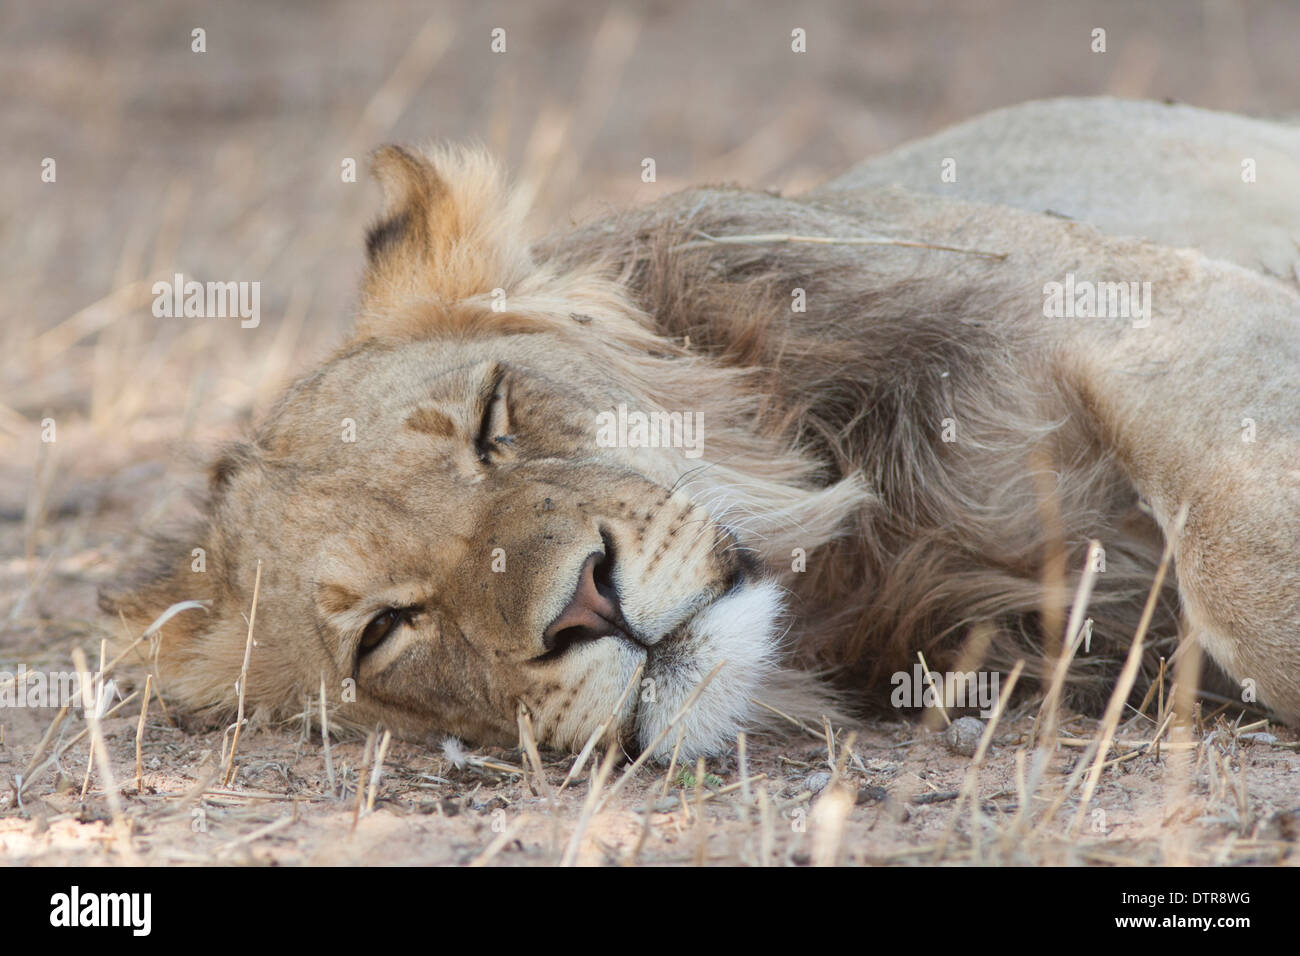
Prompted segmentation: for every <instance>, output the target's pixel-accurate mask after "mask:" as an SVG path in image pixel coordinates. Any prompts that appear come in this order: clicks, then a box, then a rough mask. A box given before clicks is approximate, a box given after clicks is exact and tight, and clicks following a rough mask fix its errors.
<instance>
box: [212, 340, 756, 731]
mask: <svg viewBox="0 0 1300 956" xmlns="http://www.w3.org/2000/svg"><path fill="white" fill-rule="evenodd" d="M558 346H559V343H557V342H555V341H554V340H552V339H551V338H550V337H549V336H547V335H545V334H540V335H516V336H506V337H502V338H494V339H492V340H490V341H487V342H470V343H464V344H455V343H449V342H445V341H437V342H414V343H406V344H400V345H384V344H379V343H371V344H370V345H368V346H363V347H360V348H358V349H356V350H354V351H352V352H351V353H350V354H347V355H345V356H344V357H342V358H340V359H338V360H336V361H335V362H333V363H332V364H330V365H329V366H327V367H326V368H325V369H324V370H323V371H321V372H318V373H317V374H316V375H314V376H312V377H311V378H310V379H308V380H306V381H305V382H303V383H301V384H300V385H299V386H298V387H297V388H295V389H294V390H293V392H292V393H291V394H290V396H289V398H288V400H287V401H286V402H284V403H282V405H281V407H280V409H279V410H278V412H277V413H276V414H275V416H274V417H273V418H272V419H271V420H270V421H269V422H268V423H267V424H266V426H265V428H264V429H263V431H262V434H261V436H260V438H259V441H258V446H259V449H260V454H259V455H258V458H257V460H256V461H255V462H248V463H245V464H244V465H243V466H242V467H240V468H239V469H237V470H235V471H234V472H233V474H231V475H229V476H228V477H227V479H226V482H227V483H226V486H225V487H224V489H223V490H222V492H221V494H222V501H223V503H224V507H223V508H222V522H223V525H224V526H227V527H243V528H247V529H249V530H250V531H251V532H253V536H252V539H251V540H246V541H243V542H241V545H240V548H239V553H238V557H237V558H235V561H234V562H232V563H234V564H237V567H238V575H239V577H241V578H247V577H248V575H249V574H250V573H252V570H253V568H254V566H255V562H256V559H257V558H259V557H260V558H262V560H263V564H264V570H263V588H262V595H261V599H260V601H259V605H260V606H259V610H258V624H259V628H258V630H259V633H260V635H261V636H260V638H259V647H265V648H266V649H267V650H270V648H271V647H272V645H273V644H274V643H276V642H279V641H293V642H294V644H295V646H297V647H298V650H299V651H300V652H301V653H300V656H298V658H297V660H296V661H295V662H294V666H296V667H297V668H298V670H299V671H300V672H301V676H302V679H303V684H304V685H305V686H313V685H314V684H315V682H316V679H317V677H318V675H319V673H320V672H321V671H322V670H324V671H325V672H326V673H327V674H329V675H331V676H332V677H334V676H342V677H343V678H352V679H353V680H355V691H356V698H357V699H356V706H357V709H358V712H359V713H360V714H364V715H365V719H379V720H382V721H384V722H385V723H387V724H389V725H390V726H395V727H399V728H402V729H404V730H406V731H408V732H417V733H418V732H420V731H425V732H428V731H433V730H445V731H455V732H457V733H461V734H464V735H465V736H467V737H469V738H470V739H473V740H476V741H494V742H502V741H511V740H514V739H515V738H516V734H517V726H516V709H517V702H519V701H522V702H523V703H525V704H526V705H527V707H528V709H529V711H530V712H531V714H532V719H533V721H534V723H535V725H536V727H537V729H538V733H539V735H540V736H541V737H542V739H543V741H544V742H547V743H550V744H552V745H554V746H557V747H570V748H572V747H581V746H582V744H583V743H584V741H585V739H586V738H587V736H588V735H589V734H591V732H592V731H593V730H594V729H595V728H596V727H597V726H598V725H599V724H601V722H602V721H607V720H610V719H611V718H612V726H613V727H614V728H615V729H616V730H617V732H619V733H620V734H621V735H622V737H623V738H624V739H625V741H626V742H627V744H628V745H629V746H630V747H633V748H636V749H643V748H645V747H647V746H650V745H651V744H652V743H656V738H657V737H658V736H659V735H660V731H661V730H662V729H663V728H664V726H665V724H666V723H667V722H668V721H669V720H670V719H671V718H672V716H673V714H674V713H675V712H676V711H677V710H678V708H679V707H680V706H681V705H682V703H683V702H684V701H685V699H686V698H687V696H688V695H689V694H690V692H691V690H692V689H693V688H694V687H695V686H696V684H697V683H698V682H699V681H700V680H701V679H702V678H703V677H704V676H705V675H706V674H708V673H709V671H710V670H711V669H712V668H713V667H714V666H715V665H717V664H718V663H719V662H721V661H723V660H724V659H725V660H726V661H727V662H728V663H727V665H726V666H725V667H724V670H723V671H722V672H721V673H719V674H718V675H717V676H716V677H715V678H714V680H713V681H712V682H711V683H710V685H709V687H708V688H707V689H706V690H705V692H704V693H703V695H702V696H701V699H700V701H699V702H698V705H697V707H696V709H695V711H694V713H695V714H697V715H698V716H696V717H695V718H693V719H692V721H691V722H690V724H689V726H688V735H689V740H688V742H687V744H688V747H689V749H690V750H692V751H707V750H710V749H713V748H715V747H716V746H717V745H719V744H720V743H722V742H723V740H725V737H723V736H722V735H724V734H727V733H730V732H731V731H732V730H733V729H734V728H735V727H737V726H738V725H739V724H740V722H741V721H743V719H744V718H745V716H746V714H747V713H748V711H749V708H750V706H751V705H750V703H749V697H750V696H751V695H752V694H753V693H755V692H756V690H757V687H758V684H759V682H760V681H761V678H762V676H763V671H764V666H765V662H766V659H767V658H768V657H769V656H770V654H771V652H772V651H773V649H774V647H773V633H774V627H775V621H776V617H777V612H778V600H777V598H776V590H775V589H774V588H773V586H772V585H771V584H766V583H764V582H763V581H762V580H760V579H758V578H757V577H756V575H755V573H754V567H753V561H752V559H748V560H747V558H746V554H747V552H746V551H745V550H744V547H743V545H742V543H741V542H740V541H739V540H738V538H737V537H736V535H735V534H733V533H732V532H731V531H729V530H728V529H727V528H726V527H724V526H723V525H721V524H719V523H718V522H717V521H715V520H714V519H713V518H712V517H711V516H710V513H709V512H708V510H706V509H705V508H704V507H701V505H700V504H699V502H697V501H696V500H693V499H692V497H691V495H690V494H688V493H687V491H686V490H683V488H684V487H691V486H692V485H693V483H692V482H690V481H683V480H681V479H682V478H683V473H682V464H681V462H679V461H674V458H676V457H677V456H673V458H669V457H666V456H664V455H660V454H657V453H656V454H651V455H645V456H644V457H643V460H641V461H640V462H638V461H637V460H636V457H637V455H636V452H635V450H632V449H618V448H608V449H607V448H602V447H600V446H599V444H598V442H597V425H596V421H597V414H598V411H599V410H600V409H602V408H609V407H611V399H613V398H615V397H616V396H617V392H616V391H611V386H610V384H609V383H607V382H601V381H600V380H599V379H598V378H597V377H596V376H593V375H592V373H591V370H590V369H589V368H584V367H583V363H582V362H581V361H580V360H578V359H576V358H570V359H565V358H564V357H563V355H562V353H561V350H560V349H559V347H558ZM686 464H687V465H688V466H689V464H690V463H689V462H686ZM674 485H677V486H678V487H677V489H676V490H674ZM272 569H274V573H270V572H271V570H272ZM239 593H246V591H245V589H244V588H240V589H239ZM292 635H311V636H313V638H314V639H312V640H310V641H302V642H298V641H296V640H294V638H293V637H292ZM259 656H260V655H259ZM256 664H257V659H256V657H255V658H254V666H255V667H256ZM638 667H641V668H642V672H641V674H640V676H639V678H638V680H637V683H636V684H635V685H634V686H632V687H631V690H630V691H629V692H628V693H627V694H626V695H624V693H623V692H624V690H625V689H626V688H628V686H629V682H630V681H631V679H632V677H633V675H634V673H635V672H636V671H637V668H638ZM673 743H674V738H673V737H671V736H670V737H668V738H667V740H666V742H665V741H659V745H660V747H668V748H671V746H672V745H673Z"/></svg>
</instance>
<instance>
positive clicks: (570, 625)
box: [542, 551, 627, 654]
mask: <svg viewBox="0 0 1300 956" xmlns="http://www.w3.org/2000/svg"><path fill="white" fill-rule="evenodd" d="M612 572H613V562H612V561H611V560H610V559H609V557H608V556H607V555H605V554H602V553H601V552H599V551H597V552H594V553H593V554H590V555H588V556H587V560H586V561H584V562H583V563H582V570H581V571H580V572H578V587H577V589H576V590H575V591H574V592H573V599H572V600H571V601H569V603H568V606H566V607H565V608H564V610H563V611H561V612H560V613H559V616H558V617H556V618H555V620H553V621H552V622H551V623H550V624H549V625H548V626H547V628H546V630H545V631H543V632H542V644H543V646H545V648H546V651H547V653H548V654H549V653H552V652H563V651H564V650H566V649H567V648H568V647H570V646H571V645H573V644H575V643H577V642H579V641H591V640H595V639H597V638H601V637H610V636H611V635H615V634H623V635H626V634H627V625H626V624H625V623H624V622H623V612H622V611H621V610H619V606H618V591H617V590H616V589H615V588H614V581H613V578H612V576H611V575H612Z"/></svg>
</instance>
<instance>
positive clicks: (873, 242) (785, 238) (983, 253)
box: [673, 232, 1009, 261]
mask: <svg viewBox="0 0 1300 956" xmlns="http://www.w3.org/2000/svg"><path fill="white" fill-rule="evenodd" d="M696 235H698V236H700V237H701V238H699V239H693V240H691V241H690V242H683V243H681V244H680V245H678V246H674V247H673V251H674V252H685V251H687V250H690V249H703V248H706V247H708V246H712V245H718V246H738V245H760V244H764V243H778V244H779V243H796V242H807V243H813V244H816V245H824V246H902V247H904V248H907V249H935V250H938V251H939V252H958V253H961V254H963V255H968V256H979V257H981V258H983V259H997V260H999V261H1001V260H1003V259H1006V258H1007V256H1008V255H1009V253H1006V252H988V251H987V250H984V249H965V248H962V247H960V246H945V245H941V244H939V243H934V242H918V241H915V240H911V239H889V238H887V237H885V236H799V235H794V234H792V233H782V232H765V233H755V234H754V235H750V236H710V235H709V234H708V233H704V232H697V233H696Z"/></svg>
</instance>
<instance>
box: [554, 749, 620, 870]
mask: <svg viewBox="0 0 1300 956" xmlns="http://www.w3.org/2000/svg"><path fill="white" fill-rule="evenodd" d="M617 754H618V742H617V741H611V742H610V745H609V749H608V750H606V751H605V759H604V760H602V761H601V762H600V768H599V769H598V770H597V771H596V779H595V780H593V781H592V784H591V788H590V789H589V790H588V791H587V799H586V800H584V801H583V802H582V813H581V814H580V815H579V816H578V826H577V827H576V828H575V829H574V831H573V835H572V836H571V837H569V842H568V843H567V844H565V847H564V853H563V855H562V856H561V857H560V866H573V865H574V864H575V863H577V861H578V850H579V849H580V848H581V847H582V838H583V836H584V835H585V834H586V832H587V827H588V826H590V825H591V818H592V817H593V816H595V814H596V802H597V801H598V800H599V799H600V792H601V790H602V789H603V788H604V786H605V781H606V780H608V779H609V771H610V768H612V767H613V766H614V759H615V757H616V756H617Z"/></svg>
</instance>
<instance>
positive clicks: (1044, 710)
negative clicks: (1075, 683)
mask: <svg viewBox="0 0 1300 956" xmlns="http://www.w3.org/2000/svg"><path fill="white" fill-rule="evenodd" d="M1100 554H1101V542H1100V541H1089V542H1088V556H1087V558H1086V559H1085V564H1084V567H1083V574H1082V575H1080V577H1079V584H1078V586H1077V587H1076V588H1075V592H1074V601H1073V603H1072V604H1071V605H1070V617H1069V621H1068V622H1067V623H1066V625H1065V634H1064V636H1063V638H1062V644H1061V650H1060V653H1059V654H1058V655H1057V656H1056V664H1055V666H1054V667H1053V669H1052V681H1051V683H1050V684H1049V685H1048V688H1047V695H1046V696H1045V697H1044V698H1043V703H1042V706H1041V707H1039V708H1038V720H1037V721H1035V723H1034V730H1033V740H1046V741H1052V740H1054V739H1055V738H1056V728H1057V726H1058V724H1059V723H1060V706H1061V694H1062V691H1063V689H1064V687H1065V678H1066V675H1067V674H1068V673H1069V671H1070V664H1071V663H1072V662H1073V661H1074V655H1075V653H1077V652H1078V650H1079V641H1080V638H1081V635H1082V631H1083V622H1084V614H1085V612H1086V611H1087V609H1088V600H1089V599H1090V598H1091V597H1092V589H1093V584H1094V583H1095V581H1096V578H1097V561H1098V558H1099V556H1100ZM1040 727H1042V728H1043V729H1042V730H1041V731H1040V730H1039V728H1040Z"/></svg>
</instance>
